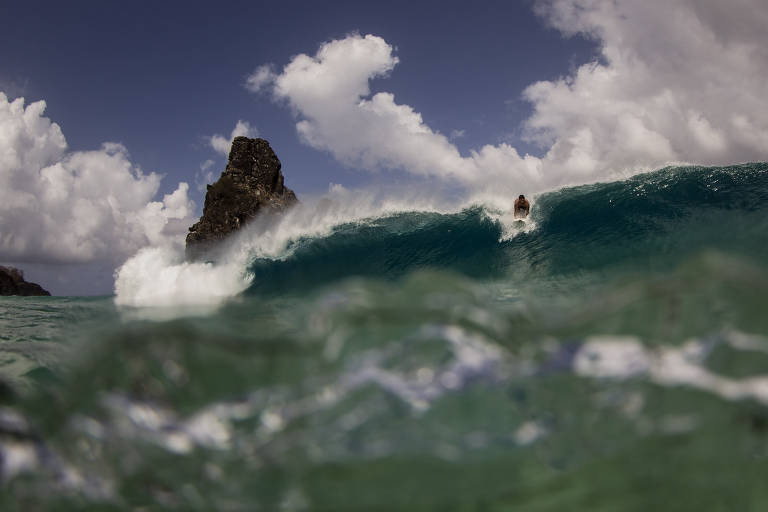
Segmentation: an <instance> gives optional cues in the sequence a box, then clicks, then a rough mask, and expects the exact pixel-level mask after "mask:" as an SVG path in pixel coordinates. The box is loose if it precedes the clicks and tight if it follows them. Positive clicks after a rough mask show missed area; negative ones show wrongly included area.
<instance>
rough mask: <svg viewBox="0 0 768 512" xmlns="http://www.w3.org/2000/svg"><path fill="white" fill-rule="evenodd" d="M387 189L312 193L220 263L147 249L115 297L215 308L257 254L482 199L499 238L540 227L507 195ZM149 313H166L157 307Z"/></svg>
mask: <svg viewBox="0 0 768 512" xmlns="http://www.w3.org/2000/svg"><path fill="white" fill-rule="evenodd" d="M385 194H386V195H385ZM385 194H382V193H381V192H377V191H372V190H349V189H346V188H344V187H342V186H339V185H332V186H331V187H330V189H329V192H328V194H326V195H325V196H323V197H321V198H314V199H313V198H307V199H305V200H304V201H303V202H302V203H301V204H299V205H298V206H296V207H294V208H292V209H291V210H289V211H287V212H285V213H284V214H282V215H280V216H274V217H268V216H264V217H260V218H257V219H256V220H254V221H252V222H251V223H249V225H248V226H247V227H246V228H245V229H243V230H242V231H241V232H239V233H238V234H236V235H235V236H233V237H231V238H230V239H229V240H228V242H227V243H226V244H223V245H222V246H221V247H220V249H219V251H218V252H217V253H216V254H215V260H216V263H215V264H214V263H200V262H187V261H185V260H184V251H183V247H182V243H181V241H180V240H177V241H176V245H166V246H163V247H149V248H144V249H142V250H140V251H139V252H138V253H137V254H136V255H134V256H133V257H132V258H130V259H129V260H128V261H126V262H125V263H124V264H123V265H122V266H121V267H120V268H119V269H118V270H117V271H116V272H115V296H116V297H115V302H116V304H118V305H119V306H132V307H153V308H155V307H158V306H162V307H179V306H182V307H184V306H204V307H211V308H215V307H216V306H218V305H220V304H221V303H222V302H224V301H225V300H226V299H227V298H229V297H232V296H235V295H237V294H239V293H241V292H242V291H243V290H245V289H246V288H247V287H248V286H249V285H250V284H251V276H249V275H247V268H248V265H249V263H250V262H251V261H253V259H254V258H268V259H284V258H286V257H288V256H290V254H291V251H292V248H293V247H295V246H294V245H292V242H295V241H297V240H301V239H303V238H318V237H324V236H328V235H329V234H331V233H332V231H333V229H334V228H335V227H337V226H339V225H341V224H345V223H363V222H368V223H375V222H376V221H377V220H378V219H381V218H384V217H388V216H391V215H395V214H398V213H403V212H431V213H455V212H458V211H461V210H462V209H465V208H467V207H469V206H472V205H476V204H482V205H484V206H485V207H486V208H488V209H487V210H486V211H487V212H488V215H489V216H490V217H491V218H492V219H494V220H497V221H499V222H501V224H502V226H503V230H504V232H503V234H502V239H504V238H510V237H512V236H515V235H516V234H517V233H519V232H522V231H526V232H527V231H530V230H532V229H535V223H534V222H533V221H532V220H531V219H528V220H527V221H526V223H525V225H524V226H523V227H520V226H518V225H517V224H518V223H516V222H514V219H513V218H512V217H511V215H509V209H510V208H511V207H512V203H511V202H509V201H506V202H505V201H504V200H503V198H502V199H501V200H499V199H498V198H490V197H485V198H478V197H474V198H472V199H471V201H464V202H462V201H448V200H446V199H444V198H443V199H440V198H436V197H435V196H434V195H428V194H425V193H424V192H423V191H418V190H407V191H404V190H397V191H393V190H388V191H386V193H385ZM478 201H480V202H478ZM507 203H509V204H507ZM507 207H508V208H507ZM152 314H153V315H155V316H156V315H158V314H160V315H161V316H162V312H158V311H154V312H153V313H152Z"/></svg>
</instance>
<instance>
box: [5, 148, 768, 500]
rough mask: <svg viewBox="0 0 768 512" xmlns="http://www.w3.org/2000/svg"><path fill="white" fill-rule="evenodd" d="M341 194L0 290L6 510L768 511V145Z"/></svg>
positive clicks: (335, 192)
mask: <svg viewBox="0 0 768 512" xmlns="http://www.w3.org/2000/svg"><path fill="white" fill-rule="evenodd" d="M512 199H513V198H510V199H509V201H501V202H499V201H496V202H493V203H489V202H483V201H469V202H456V201H449V200H446V199H433V200H427V199H425V198H423V197H417V196H415V195H414V196H409V195H408V194H401V195H399V196H397V197H395V198H394V199H393V198H392V197H391V196H390V197H380V196H374V195H368V194H366V193H362V192H360V191H350V190H346V189H343V188H341V187H336V188H334V189H333V190H332V191H331V193H329V195H328V197H326V198H324V199H322V200H318V201H307V202H306V203H304V204H302V205H301V206H300V207H298V208H295V209H293V210H291V211H289V212H288V213H286V214H285V215H283V216H281V217H279V218H276V219H261V220H257V221H256V222H253V223H252V224H251V225H249V226H248V227H247V229H245V230H243V232H241V233H239V234H238V235H236V236H235V237H233V238H232V239H231V240H229V241H228V243H227V244H226V245H224V246H222V247H221V248H220V250H219V251H218V252H217V253H216V254H212V255H211V256H210V257H209V259H208V261H201V262H194V263H192V262H186V261H185V260H184V258H183V250H182V248H180V247H177V246H171V245H169V246H161V247H152V248H147V249H144V250H142V251H140V252H139V253H138V254H137V255H135V256H134V257H133V258H131V259H130V260H128V261H127V262H126V263H125V264H124V265H123V266H122V267H120V268H119V269H118V270H117V272H116V275H115V295H114V296H113V297H99V298H78V297H50V298H47V297H46V298H38V297H34V298H32V297H29V298H19V297H2V298H0V312H2V314H1V315H0V375H2V381H0V482H2V484H3V485H2V487H0V507H2V509H3V510H83V509H90V508H94V509H96V508H98V509H100V510H101V509H103V510H142V509H143V510H334V511H341V510H409V511H410V510H414V511H417V510H418V511H423V510H493V511H496V510H498V511H501V510H537V511H550V510H551V511H560V510H590V511H592V510H637V511H641V510H642V511H645V510H683V511H684V510H691V511H694V510H695V511H702V510H762V509H764V508H765V507H766V506H768V491H767V490H766V487H765V486H764V483H763V480H764V475H765V474H766V469H768V468H767V467H766V460H767V459H768V445H767V444H766V435H768V409H767V407H768V316H766V315H765V306H766V299H765V297H766V292H765V290H766V287H767V286H768V270H766V265H765V263H766V261H768V243H766V240H768V164H766V163H753V164H740V165H733V166H726V167H695V166H676V167H667V168H664V169H660V170H657V171H654V172H650V173H646V174H640V175H637V176H634V177H631V178H628V179H624V180H619V181H614V182H608V183H594V184H589V185H581V186H575V187H566V188H562V189H559V190H555V191H550V192H545V193H540V194H537V195H534V196H533V197H532V212H531V217H530V218H529V219H527V221H526V222H525V223H524V224H523V225H520V223H516V222H514V219H511V218H510V216H509V211H510V209H511V203H512Z"/></svg>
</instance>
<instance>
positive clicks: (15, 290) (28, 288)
mask: <svg viewBox="0 0 768 512" xmlns="http://www.w3.org/2000/svg"><path fill="white" fill-rule="evenodd" d="M0 295H50V293H49V292H48V291H46V290H43V287H42V286H40V285H39V284H35V283H28V282H26V281H25V280H24V272H22V271H21V270H19V269H17V268H14V267H2V266H0Z"/></svg>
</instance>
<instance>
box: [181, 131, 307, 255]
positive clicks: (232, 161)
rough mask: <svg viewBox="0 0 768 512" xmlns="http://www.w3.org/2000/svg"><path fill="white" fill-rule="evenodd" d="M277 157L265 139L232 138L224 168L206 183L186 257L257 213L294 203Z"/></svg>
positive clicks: (190, 233)
mask: <svg viewBox="0 0 768 512" xmlns="http://www.w3.org/2000/svg"><path fill="white" fill-rule="evenodd" d="M280 167H281V165H280V160H278V158H277V155H275V152H274V151H272V148H271V147H270V146H269V142H267V141H266V140H264V139H249V138H247V137H235V140H233V141H232V148H231V149H230V151H229V162H228V163H227V168H226V169H225V170H224V172H223V173H221V176H220V177H219V179H218V181H216V183H214V184H212V185H208V190H207V192H206V194H205V205H204V206H203V216H202V217H200V220H199V221H197V223H195V224H194V225H193V226H192V227H191V228H189V233H188V234H187V257H188V258H191V259H193V258H196V257H198V256H200V255H201V254H203V253H205V252H206V251H208V249H210V248H212V247H214V246H215V245H216V244H217V243H219V242H221V241H222V240H223V239H225V238H226V237H227V236H228V235H230V234H231V233H233V232H234V231H237V230H238V229H240V228H241V227H243V226H244V225H245V224H246V223H248V221H249V220H251V219H253V218H254V217H255V216H256V215H258V214H262V213H267V212H273V213H274V212H279V211H282V210H285V209H286V208H288V207H289V206H291V205H293V204H294V203H296V202H297V199H296V195H295V194H294V193H293V191H292V190H291V189H289V188H287V187H285V185H283V173H282V172H280Z"/></svg>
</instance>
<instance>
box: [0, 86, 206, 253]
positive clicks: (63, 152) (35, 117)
mask: <svg viewBox="0 0 768 512" xmlns="http://www.w3.org/2000/svg"><path fill="white" fill-rule="evenodd" d="M45 107H46V105H45V102H44V101H37V102H34V103H31V104H29V105H27V106H26V107H25V105H24V99H23V98H17V99H15V100H13V101H9V99H8V98H7V96H6V95H5V94H4V93H1V92H0V260H5V261H17V262H24V261H37V262H43V263H62V262H67V263H71V262H89V261H97V260H98V261H113V262H118V261H121V260H123V259H125V258H126V257H127V256H129V255H131V254H133V253H134V252H135V251H137V250H138V249H139V248H141V247H143V246H146V245H148V244H155V245H157V244H163V243H165V242H167V241H168V240H171V239H174V238H175V237H178V236H181V235H183V232H182V231H181V228H180V226H181V225H183V224H185V223H186V222H188V220H189V217H190V216H191V215H192V214H193V213H194V203H193V202H191V201H190V200H189V199H188V197H187V192H188V189H189V187H188V185H187V184H186V183H183V182H182V183H179V186H178V188H177V189H176V190H175V191H174V192H173V193H171V194H166V195H165V196H164V197H163V198H162V200H158V201H155V200H153V199H154V198H155V196H156V194H157V192H158V189H159V186H160V180H161V178H160V176H158V175H157V174H155V173H149V174H145V173H143V172H142V170H141V169H140V168H139V167H137V166H136V165H134V164H132V163H131V162H130V160H129V157H128V152H127V150H126V148H125V147H124V146H122V145H121V144H116V143H105V144H104V145H103V146H102V147H101V148H100V149H98V150H94V151H76V152H68V151H67V143H66V139H65V138H64V135H63V134H62V132H61V129H60V128H59V126H58V125H57V124H56V123H53V122H51V120H50V119H48V118H47V117H45V116H44V115H43V114H44V111H45Z"/></svg>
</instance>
